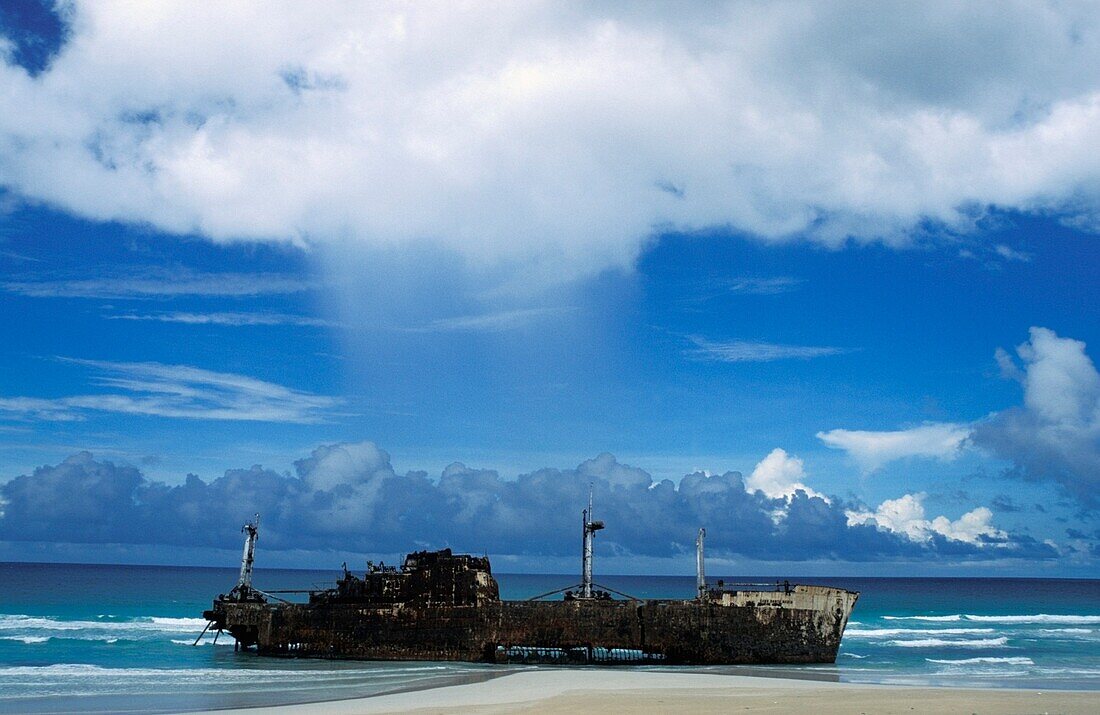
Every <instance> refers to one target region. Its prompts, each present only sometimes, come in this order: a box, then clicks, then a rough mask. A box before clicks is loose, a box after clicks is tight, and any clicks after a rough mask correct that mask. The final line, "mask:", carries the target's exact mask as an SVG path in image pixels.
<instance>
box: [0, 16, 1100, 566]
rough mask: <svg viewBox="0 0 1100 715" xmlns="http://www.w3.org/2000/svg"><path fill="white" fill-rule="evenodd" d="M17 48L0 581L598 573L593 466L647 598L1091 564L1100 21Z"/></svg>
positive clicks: (383, 19)
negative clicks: (346, 561)
mask: <svg viewBox="0 0 1100 715" xmlns="http://www.w3.org/2000/svg"><path fill="white" fill-rule="evenodd" d="M0 58H2V60H3V61H2V62H0V96H3V97H4V101H3V104H2V105H0V330H2V333H0V334H2V335H3V336H4V337H5V340H4V341H3V342H2V344H0V512H2V514H3V515H2V516H0V557H5V558H13V559H34V558H42V559H56V558H62V559H69V560H112V559H121V560H129V561H134V560H136V561H141V560H149V559H153V560H160V561H169V562H170V561H173V560H176V561H187V562H201V563H208V562H209V563H219V562H220V561H219V560H220V559H221V558H223V557H224V555H225V554H224V552H222V551H220V549H233V548H235V547H236V529H237V528H239V525H240V522H241V520H242V519H244V518H245V517H247V516H249V515H251V514H252V513H254V512H257V511H259V512H261V513H262V514H263V517H262V518H263V522H264V529H265V532H264V533H265V541H264V543H265V548H267V549H270V550H272V554H273V555H272V558H273V559H276V560H277V561H278V562H279V563H282V564H288V565H305V564H309V563H316V559H317V558H325V559H328V558H336V556H337V554H350V555H352V556H356V557H358V556H361V555H366V554H372V555H374V554H394V553H397V552H399V551H402V550H403V549H405V548H413V547H416V548H422V547H433V546H440V547H441V546H444V545H447V546H452V547H454V548H458V549H465V550H471V551H487V552H488V553H490V554H491V555H494V557H495V558H500V559H502V560H503V563H506V564H508V566H509V567H511V568H514V569H522V570H532V569H539V568H547V567H549V568H556V569H571V568H572V567H573V563H572V562H573V554H574V553H575V552H576V548H575V547H576V544H575V543H574V541H575V539H576V536H577V535H576V534H575V533H574V528H575V523H574V521H575V518H574V517H575V516H576V512H578V510H579V508H580V507H582V506H583V503H584V498H585V495H586V492H587V489H588V486H589V484H592V485H593V488H594V490H595V492H596V495H597V504H598V509H599V510H600V511H601V512H602V516H603V517H604V518H605V519H606V520H607V522H608V529H607V530H606V531H605V532H602V533H601V535H600V537H601V538H600V542H601V546H600V548H601V549H603V551H602V556H603V558H605V559H608V561H607V563H608V564H609V566H610V567H613V568H615V569H617V570H620V571H637V570H659V571H662V572H669V573H675V572H679V571H688V570H690V568H691V564H690V560H689V559H686V558H685V557H684V554H685V553H687V552H688V551H689V550H690V548H691V544H692V543H693V539H694V533H695V530H696V529H697V528H698V527H699V526H706V527H707V529H708V537H709V539H708V548H709V549H710V550H711V552H712V553H713V554H714V558H715V559H717V560H718V562H719V563H720V564H721V566H722V567H723V568H727V569H729V570H730V572H731V573H735V572H737V571H738V570H742V571H749V570H756V571H763V570H775V569H785V570H786V571H787V572H789V573H790V572H797V571H799V570H801V571H802V572H807V571H817V572H819V573H872V574H873V573H912V572H914V571H918V572H919V571H924V572H929V573H931V572H935V573H960V574H964V573H979V572H980V573H997V574H1008V573H1012V574H1021V575H1029V574H1055V575H1091V576H1095V575H1097V573H1098V571H1097V565H1098V563H1100V561H1098V559H1100V522H1098V520H1097V511H1096V509H1097V506H1098V503H1097V497H1096V494H1097V493H1098V489H1097V488H1098V487H1100V482H1098V479H1100V374H1098V372H1097V368H1096V355H1097V348H1096V346H1097V345H1098V344H1100V319H1098V318H1097V312H1096V309H1095V307H1094V306H1095V305H1096V303H1097V299H1098V298H1100V279H1098V278H1097V275H1098V274H1100V271H1098V268H1100V239H1098V238H1097V235H1096V234H1097V231H1098V230H1100V219H1098V217H1100V151H1098V150H1100V79H1097V77H1096V76H1095V72H1094V71H1093V69H1092V68H1094V67H1096V66H1097V65H1098V64H1100V11H1098V10H1097V8H1096V7H1095V6H1094V5H1091V4H1087V3H1081V4H1076V3H1049V4H1048V3H1001V4H997V5H992V4H958V3H925V4H921V5H914V4H910V3H886V4H883V3H873V4H863V3H854V2H853V3H799V2H789V3H783V2H781V3H767V4H762V3H753V2H732V3H714V4H707V5H706V6H677V7H674V8H670V7H665V6H661V5H648V4H642V5H625V6H623V5H619V4H615V3H576V4H573V3H537V2H530V3H501V4H481V3H474V4H468V5H443V4H439V5H412V6H409V5H402V4H389V3H375V4H366V5H365V4H362V3H346V4H345V3H331V4H327V5H325V6H324V8H323V11H318V9H317V8H316V7H315V6H312V5H311V6H309V7H306V6H303V5H301V4H299V3H235V4H231V5H227V6H224V7H222V6H218V7H214V6H211V7H205V8H203V9H202V11H201V12H196V11H195V8H194V6H193V5H191V4H189V3H172V2H164V3H157V4H155V5H143V6H137V7H135V6H133V5H132V4H129V3H122V2H117V3H116V2H110V1H104V2H59V3H57V4H54V3H51V2H37V0H21V1H19V2H14V3H11V4H6V5H5V7H4V9H2V10H0ZM612 455H614V456H612ZM570 515H573V516H570ZM334 563H338V561H337V562H334Z"/></svg>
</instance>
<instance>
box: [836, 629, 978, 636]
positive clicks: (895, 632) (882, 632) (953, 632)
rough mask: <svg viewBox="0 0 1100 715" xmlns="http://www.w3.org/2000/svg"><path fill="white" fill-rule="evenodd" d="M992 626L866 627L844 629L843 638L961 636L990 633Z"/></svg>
mask: <svg viewBox="0 0 1100 715" xmlns="http://www.w3.org/2000/svg"><path fill="white" fill-rule="evenodd" d="M992 632H993V629H992V628H868V629H865V630H860V629H857V630H851V629H848V630H846V631H844V637H845V638H879V637H884V636H907V635H914V636H938V635H944V636H961V635H968V634H971V633H992Z"/></svg>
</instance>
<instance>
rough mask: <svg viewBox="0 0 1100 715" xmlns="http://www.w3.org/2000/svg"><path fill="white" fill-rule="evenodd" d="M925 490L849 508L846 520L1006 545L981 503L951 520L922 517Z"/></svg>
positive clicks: (920, 535)
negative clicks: (862, 507) (874, 504)
mask: <svg viewBox="0 0 1100 715" xmlns="http://www.w3.org/2000/svg"><path fill="white" fill-rule="evenodd" d="M924 498H925V495H924V494H920V493H918V494H906V495H904V496H902V497H899V498H897V499H887V500H886V501H884V502H882V504H880V505H879V506H878V508H877V509H875V510H874V511H867V510H864V511H849V512H847V516H848V523H849V524H850V525H854V524H875V525H877V526H879V527H880V528H883V529H886V530H887V531H891V532H895V533H898V534H904V535H905V536H906V537H908V538H909V539H911V540H913V541H931V540H932V539H934V538H935V537H936V536H937V535H939V536H941V537H943V538H945V539H948V540H949V541H957V542H963V543H967V544H972V545H975V546H981V545H987V544H989V545H997V546H1009V545H1010V543H1011V542H1010V541H1009V537H1008V534H1007V533H1006V532H1004V531H1002V530H1000V529H998V528H996V527H994V526H993V524H992V519H993V512H992V511H990V510H989V509H988V508H986V507H984V506H981V507H978V508H976V509H974V510H972V511H969V512H967V513H965V514H963V515H962V516H961V517H959V518H958V519H956V520H954V521H952V520H951V519H948V518H947V517H946V516H937V517H935V518H934V519H931V520H929V519H927V518H925V513H924Z"/></svg>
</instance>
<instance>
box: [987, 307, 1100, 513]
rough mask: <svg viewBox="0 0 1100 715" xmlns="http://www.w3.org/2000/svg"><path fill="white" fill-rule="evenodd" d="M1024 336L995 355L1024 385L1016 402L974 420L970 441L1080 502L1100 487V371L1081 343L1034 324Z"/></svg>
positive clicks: (1003, 368) (1093, 497)
mask: <svg viewBox="0 0 1100 715" xmlns="http://www.w3.org/2000/svg"><path fill="white" fill-rule="evenodd" d="M1030 338H1031V339H1030V340H1029V341H1028V342H1026V343H1023V344H1022V345H1020V346H1018V347H1017V348H1016V355H1017V356H1018V358H1019V360H1020V364H1019V365H1017V363H1016V361H1014V360H1013V359H1012V357H1011V356H1010V355H1009V354H1008V353H1007V352H1006V351H1004V350H998V351H997V353H996V359H997V362H998V364H999V365H1000V368H1001V373H1002V374H1003V375H1004V376H1005V377H1008V378H1010V379H1014V380H1018V381H1019V382H1020V383H1021V384H1022V385H1023V388H1024V403H1023V406H1022V407H1017V408H1012V409H1008V410H1004V411H1003V412H1000V413H998V414H996V415H994V416H993V417H991V418H990V419H988V420H985V421H983V422H981V423H979V424H978V425H976V427H975V430H974V443H975V444H976V445H977V446H979V447H981V448H983V449H986V450H988V451H990V452H992V453H993V454H995V455H997V456H999V457H1001V458H1003V459H1006V460H1008V461H1010V462H1011V463H1012V464H1013V465H1014V471H1015V473H1017V474H1018V475H1020V476H1023V477H1026V478H1029V479H1051V480H1054V481H1055V482H1058V483H1060V484H1061V485H1062V486H1063V487H1065V488H1066V489H1067V491H1069V492H1070V493H1072V494H1074V495H1076V496H1077V497H1078V498H1080V499H1081V500H1082V501H1084V502H1085V503H1087V504H1096V503H1097V501H1098V497H1097V490H1098V488H1100V372H1097V370H1096V366H1095V365H1094V364H1093V362H1092V360H1091V359H1090V358H1089V356H1088V354H1087V353H1086V352H1085V343H1083V342H1081V341H1080V340H1073V339H1072V338H1063V337H1059V336H1058V334H1057V333H1055V332H1054V331H1053V330H1050V329H1048V328H1040V327H1033V328H1031V332H1030Z"/></svg>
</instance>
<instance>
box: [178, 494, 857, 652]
mask: <svg viewBox="0 0 1100 715" xmlns="http://www.w3.org/2000/svg"><path fill="white" fill-rule="evenodd" d="M603 528H604V524H603V522H602V521H597V520H595V519H594V518H593V514H592V503H591V497H590V498H589V506H588V508H587V509H585V510H584V511H583V512H582V564H581V582H580V583H579V584H576V585H573V586H568V587H566V588H562V589H558V590H556V591H552V592H550V593H546V594H542V595H540V596H536V597H534V598H531V599H527V600H522V601H510V600H502V599H501V598H500V591H499V588H498V586H497V581H496V579H495V578H493V574H492V569H491V567H490V564H489V559H488V558H487V557H478V556H471V555H468V554H455V553H452V552H451V550H450V549H443V550H441V551H418V552H415V553H410V554H408V555H407V556H406V557H405V560H404V563H402V564H401V566H400V567H393V566H390V567H387V566H385V565H382V564H378V565H375V564H373V563H368V567H367V570H366V572H365V573H364V574H363V575H362V576H359V575H356V574H353V573H351V572H349V571H348V570H347V567H346V565H345V567H344V572H343V576H342V577H341V578H340V579H339V581H337V583H336V585H335V587H334V588H330V589H322V590H313V591H304V592H291V591H274V590H272V591H263V590H260V589H258V588H256V587H255V586H253V584H252V567H253V561H254V553H255V547H256V541H257V538H258V534H259V531H258V526H257V523H256V522H255V521H254V522H251V523H249V524H246V525H245V526H244V527H243V529H242V531H243V532H244V533H245V545H244V553H243V555H242V558H241V570H240V576H239V578H238V581H237V584H236V585H235V586H234V587H233V589H232V590H230V591H229V592H228V593H226V594H221V595H219V596H218V597H217V598H216V599H215V600H214V603H213V606H212V607H211V608H210V609H209V610H207V611H205V612H204V613H203V615H204V617H205V618H206V620H207V627H206V629H204V631H203V633H206V630H214V631H215V632H216V635H215V639H216V638H217V637H218V635H220V634H221V633H222V632H227V633H229V635H230V636H231V637H232V638H234V639H235V645H236V647H237V648H238V649H248V650H252V651H254V652H255V653H257V654H259V655H263V656H282V657H301V658H347V659H360V660H428V661H469V662H489V663H516V662H521V663H550V664H559V665H568V664H577V665H594V664H662V665H716V664H749V663H832V662H834V661H835V660H836V655H837V649H838V648H839V647H840V641H841V637H842V636H843V634H844V628H845V626H846V625H847V623H848V617H849V616H850V614H851V612H852V609H853V608H854V606H855V603H856V600H857V599H858V598H859V593H858V592H854V591H847V590H844V589H840V588H832V587H828V586H810V585H800V584H791V583H788V582H777V583H767V584H760V583H753V584H724V583H723V582H721V581H719V582H717V584H716V586H715V587H711V586H709V585H708V583H707V580H706V576H705V573H704V554H703V545H704V538H705V536H706V531H705V530H704V529H700V530H699V532H698V536H697V538H696V593H695V596H694V597H693V598H689V599H638V598H633V597H631V596H629V595H627V594H623V593H619V592H617V591H615V590H613V589H610V588H607V587H604V586H600V585H599V584H596V583H594V582H593V577H592V554H593V548H592V547H593V540H594V538H595V535H596V532H597V531H599V530H601V529H603ZM291 593H299V594H300V595H304V596H306V597H307V598H308V600H307V601H305V602H291V601H290V600H288V599H286V598H284V596H286V595H289V594H291ZM199 638H200V639H201V638H202V635H201V634H200V636H199ZM196 643H198V639H196Z"/></svg>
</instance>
